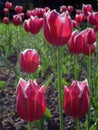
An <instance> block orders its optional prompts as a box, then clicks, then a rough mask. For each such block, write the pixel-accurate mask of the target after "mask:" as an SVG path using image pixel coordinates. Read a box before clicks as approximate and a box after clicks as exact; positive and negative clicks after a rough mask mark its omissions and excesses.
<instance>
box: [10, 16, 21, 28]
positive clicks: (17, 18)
mask: <svg viewBox="0 0 98 130" xmlns="http://www.w3.org/2000/svg"><path fill="white" fill-rule="evenodd" d="M21 21H22V18H21V16H20V15H14V16H13V19H12V22H13V24H14V25H16V26H18V25H20V23H21Z"/></svg>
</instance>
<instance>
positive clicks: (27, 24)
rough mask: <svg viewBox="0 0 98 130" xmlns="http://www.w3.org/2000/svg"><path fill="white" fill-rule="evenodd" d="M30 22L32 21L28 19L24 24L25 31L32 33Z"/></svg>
mask: <svg viewBox="0 0 98 130" xmlns="http://www.w3.org/2000/svg"><path fill="white" fill-rule="evenodd" d="M29 21H30V19H26V20H25V21H24V23H23V27H24V29H25V31H27V32H30V27H29Z"/></svg>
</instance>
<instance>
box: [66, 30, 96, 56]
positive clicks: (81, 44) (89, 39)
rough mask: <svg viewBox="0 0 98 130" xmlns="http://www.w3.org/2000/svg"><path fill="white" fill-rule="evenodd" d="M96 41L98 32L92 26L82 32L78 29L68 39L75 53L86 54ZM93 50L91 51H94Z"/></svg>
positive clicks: (70, 48) (69, 45) (69, 46)
mask: <svg viewBox="0 0 98 130" xmlns="http://www.w3.org/2000/svg"><path fill="white" fill-rule="evenodd" d="M95 42H96V33H95V31H94V30H93V29H92V28H87V29H85V30H83V31H82V32H81V33H79V32H78V31H77V30H76V31H74V32H73V33H72V35H71V37H70V39H69V41H68V48H69V50H70V51H71V52H72V53H74V54H81V53H85V54H86V53H87V52H89V47H90V46H91V45H92V47H93V45H94V43H95ZM86 44H87V45H86ZM92 47H91V48H92ZM87 49H88V50H87ZM93 50H94V49H93ZM93 50H92V51H91V52H94V51H93ZM85 51H86V52H85ZM88 54H89V53H88Z"/></svg>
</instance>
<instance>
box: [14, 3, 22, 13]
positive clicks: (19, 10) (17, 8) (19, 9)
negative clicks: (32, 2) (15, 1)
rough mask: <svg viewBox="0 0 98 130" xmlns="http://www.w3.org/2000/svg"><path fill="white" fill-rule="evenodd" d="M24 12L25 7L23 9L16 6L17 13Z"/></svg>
mask: <svg viewBox="0 0 98 130" xmlns="http://www.w3.org/2000/svg"><path fill="white" fill-rule="evenodd" d="M22 10H23V7H22V6H18V5H16V6H15V11H16V12H17V13H22Z"/></svg>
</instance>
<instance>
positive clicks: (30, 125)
mask: <svg viewBox="0 0 98 130" xmlns="http://www.w3.org/2000/svg"><path fill="white" fill-rule="evenodd" d="M28 130H33V129H32V122H28Z"/></svg>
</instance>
